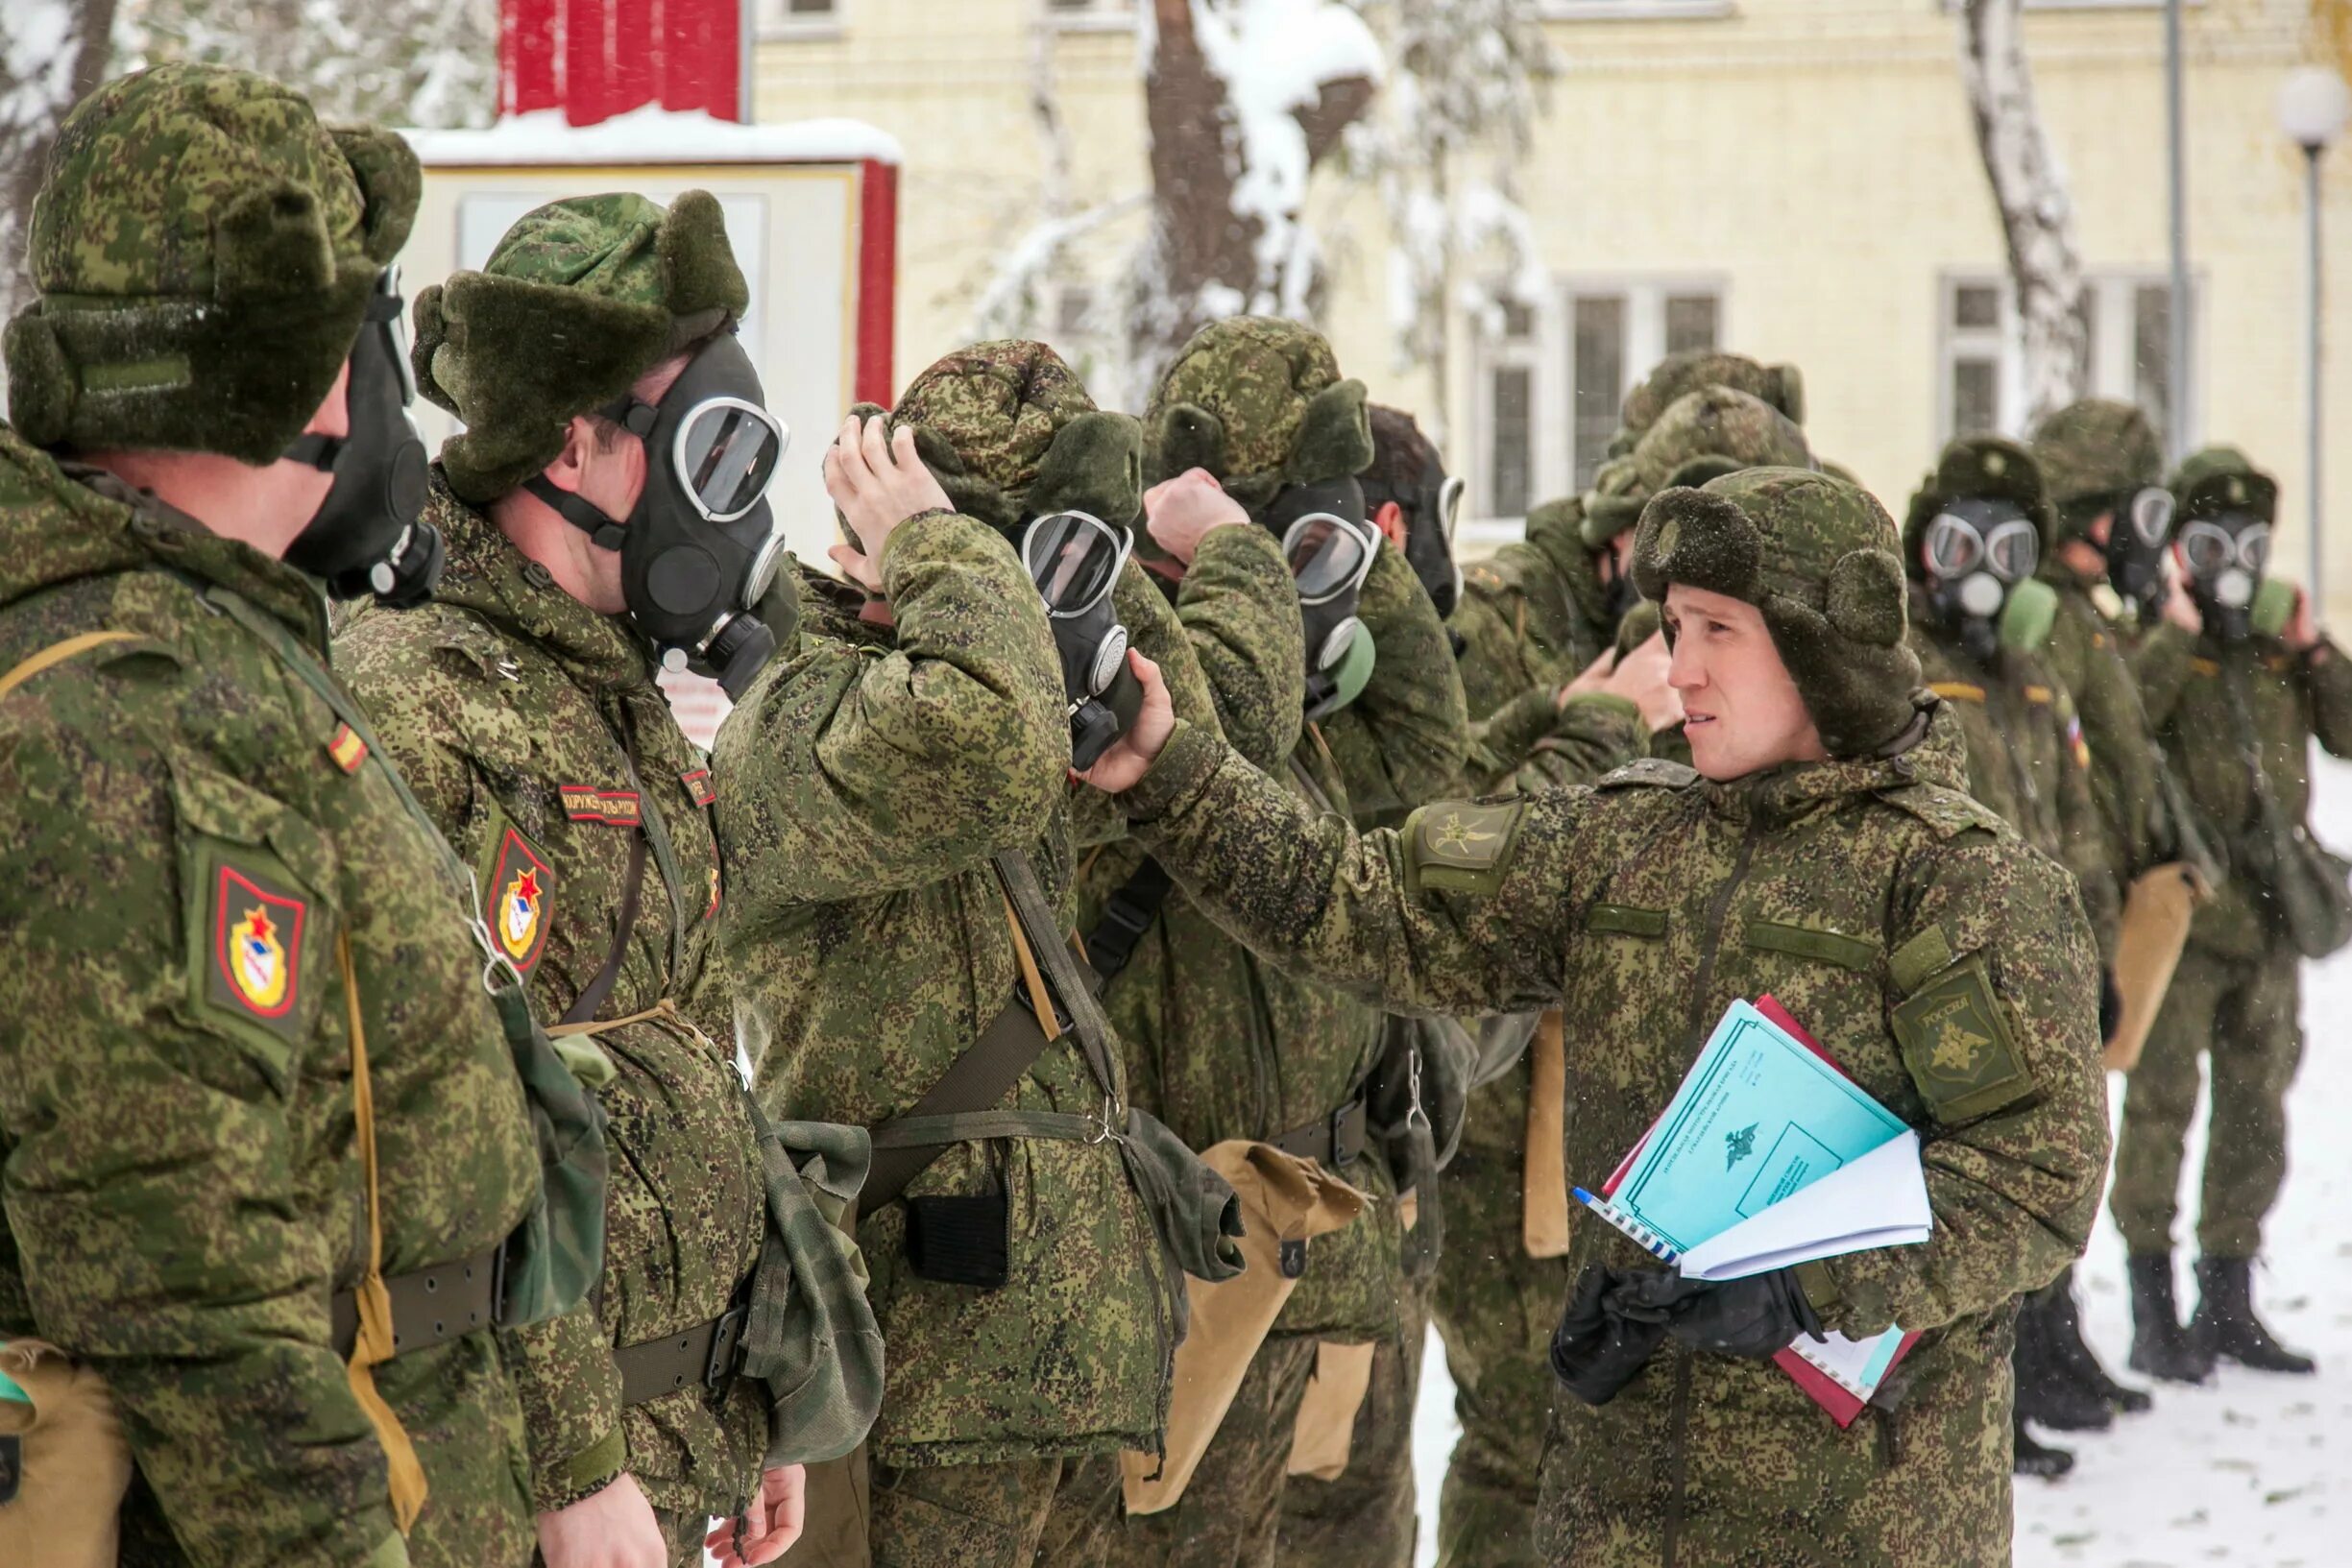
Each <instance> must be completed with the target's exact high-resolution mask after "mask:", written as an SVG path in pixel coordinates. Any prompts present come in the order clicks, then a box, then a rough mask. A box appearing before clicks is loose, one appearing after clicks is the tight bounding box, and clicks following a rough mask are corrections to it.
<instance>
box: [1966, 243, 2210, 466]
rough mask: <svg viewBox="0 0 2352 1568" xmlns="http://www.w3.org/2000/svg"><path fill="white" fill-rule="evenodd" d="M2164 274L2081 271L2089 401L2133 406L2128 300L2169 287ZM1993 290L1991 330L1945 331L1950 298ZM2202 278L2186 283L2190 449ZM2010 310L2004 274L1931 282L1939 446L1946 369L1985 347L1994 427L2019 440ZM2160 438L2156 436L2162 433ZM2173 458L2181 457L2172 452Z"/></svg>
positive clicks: (2196, 419)
mask: <svg viewBox="0 0 2352 1568" xmlns="http://www.w3.org/2000/svg"><path fill="white" fill-rule="evenodd" d="M2171 280H2172V279H2171V274H2170V271H2168V270H2167V269H2164V268H2161V267H2091V268H2087V269H2085V274H2084V277H2083V290H2084V294H2085V296H2086V298H2087V302H2088V304H2089V307H2090V309H2091V310H2092V311H2093V312H2094V317H2093V326H2092V332H2091V353H2092V364H2091V366H2090V379H2089V390H2090V395H2091V396H2092V397H2095V398H2117V399H2119V400H2121V401H2122V402H2127V403H2136V402H2137V401H2138V400H2139V398H2138V394H2139V390H2140V389H2139V387H2138V385H2137V379H2138V374H2137V371H2136V369H2135V367H2136V365H2137V362H2138V361H2137V355H2136V353H2135V352H2134V349H2135V345H2134V343H2133V340H2132V326H2133V322H2132V315H2133V310H2134V305H2135V301H2134V296H2135V294H2136V293H2137V291H2138V290H2139V289H2140V288H2141V287H2142V286H2143V285H2146V284H2151V283H2153V284H2164V285H2166V286H2168V287H2169V286H2170V283H2171ZM1979 285H1981V286H1984V287H1989V288H1992V289H1993V290H1994V291H1995V292H1996V293H1997V294H1998V295H1999V296H2000V325H1999V326H1997V327H1995V328H1992V329H1989V330H1988V329H1983V328H1968V329H1965V331H1964V329H1962V328H1959V327H1955V326H1953V325H1952V304H1953V298H1954V296H1955V295H1956V294H1957V293H1958V292H1959V290H1960V289H1962V288H1965V287H1972V286H1979ZM2204 292H2205V280H2204V277H2203V276H2202V275H2201V274H2198V273H2194V272H2192V273H2191V274H2190V277H2189V408H2188V421H2187V423H2186V426H2185V435H2186V438H2187V441H2188V443H2189V446H2188V449H2189V450H2190V451H2194V450H2195V449H2196V447H2197V446H2198V445H2199V444H2200V442H2201V440H2202V437H2201V435H2200V432H2201V431H2202V430H2203V428H2204V376H2203V375H2202V374H2199V367H2200V366H2202V364H2203V363H2204V353H2203V350H2202V349H2201V347H2200V346H2199V338H2200V336H2201V331H2202V327H2203V325H2204V324H2203V322H2202V320H2201V318H2200V313H2199V311H2198V309H2197V302H2198V301H2199V300H2201V299H2202V298H2203V297H2204ZM2017 345H2018V324H2017V306H2016V296H2015V292H2014V290H2012V288H2011V287H2010V283H2009V277H2008V275H2007V274H2006V273H2004V272H2000V271H1998V270H1968V271H1950V272H1946V273H1944V274H1942V275H1941V276H1939V277H1937V279H1936V302H1935V429H1936V445H1937V446H1939V447H1940V446H1942V445H1943V444H1944V443H1945V442H1947V441H1950V440H1951V439H1952V437H1953V436H1954V435H1957V434H1964V433H1965V432H1960V431H1955V430H1954V429H1953V428H1952V414H1953V409H1952V367H1953V365H1954V363H1955V362H1956V361H1957V360H1958V359H1959V358H1960V356H1961V355H1962V354H1963V353H1970V352H1972V351H1976V352H1980V351H1981V350H1983V349H1984V348H1987V347H1990V348H1992V349H1993V350H1994V354H1995V363H1996V364H1997V365H1998V366H1999V370H1998V373H1997V374H1996V375H1995V378H1994V385H1995V387H1996V389H1997V390H1996V394H1995V402H1996V406H1997V408H1998V411H1999V417H1998V419H1997V420H1996V422H1995V427H1996V428H1997V429H1998V430H1999V431H2000V433H2002V434H2004V435H2009V436H2022V435H2024V434H2025V367H2024V365H2023V364H2022V363H2021V362H2020V359H2019V354H2018V348H2017ZM2163 433H2164V432H2159V434H2163ZM2173 455H2174V457H2175V459H2177V458H2178V457H2180V456H2182V455H2185V454H2183V453H2175V454H2173Z"/></svg>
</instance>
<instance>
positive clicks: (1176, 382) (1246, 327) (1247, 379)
mask: <svg viewBox="0 0 2352 1568" xmlns="http://www.w3.org/2000/svg"><path fill="white" fill-rule="evenodd" d="M1339 379H1340V364H1339V359H1338V357H1337V356H1336V355H1334V354H1333V353H1332V351H1331V345H1330V343H1329V342H1328V341H1327V340H1326V339H1325V338H1324V337H1323V335H1322V334H1321V332H1318V331H1316V330H1314V329H1313V328H1312V327H1306V326H1299V325H1298V324H1297V322H1292V321H1286V320H1283V319H1282V318H1280V317H1276V316H1237V317H1234V318H1232V319H1230V320H1227V321H1221V322H1212V323H1210V324H1209V325H1208V326H1204V327H1202V328H1201V329H1200V331H1198V332H1196V333H1194V334H1193V337H1192V341H1191V342H1189V343H1187V344H1185V346H1184V347H1183V348H1182V349H1180V350H1177V351H1176V358H1175V359H1173V360H1171V361H1170V362H1169V365H1168V368H1167V369H1166V370H1165V371H1163V372H1161V373H1160V378H1159V381H1158V383H1157V384H1156V385H1154V386H1153V387H1152V396H1151V398H1150V400H1149V401H1148V402H1147V403H1146V404H1145V407H1144V425H1145V428H1147V429H1155V428H1157V426H1158V425H1159V422H1160V421H1161V418H1162V416H1163V415H1165V414H1166V413H1167V411H1168V410H1169V409H1170V408H1172V407H1174V406H1176V404H1179V403H1189V404H1191V405H1192V406H1194V407H1196V408H1200V409H1205V410H1207V411H1208V413H1209V414H1210V415H1211V416H1213V417H1214V418H1215V419H1216V420H1217V421H1218V422H1219V423H1220V424H1222V425H1223V426H1224V460H1225V461H1224V469H1223V470H1220V471H1219V472H1218V477H1219V478H1221V479H1222V478H1224V477H1225V476H1226V475H1227V474H1262V473H1270V472H1273V471H1274V470H1279V469H1280V468H1281V467H1282V466H1283V465H1284V464H1285V463H1286V462H1288V461H1289V459H1290V457H1291V454H1292V452H1293V451H1294V450H1295V449H1296V448H1297V445H1298V442H1299V438H1300V436H1301V434H1302V433H1303V431H1304V430H1305V427H1306V419H1307V404H1308V402H1309V400H1310V399H1312V398H1314V397H1315V395H1316V394H1317V393H1319V392H1321V391H1323V390H1324V389H1326V388H1328V387H1332V386H1336V385H1337V384H1338V383H1339ZM1178 471H1180V470H1178ZM1152 477H1153V478H1154V479H1164V478H1168V477H1171V474H1170V473H1168V472H1159V471H1155V472H1154V473H1153V475H1152ZM1325 477H1328V476H1325Z"/></svg>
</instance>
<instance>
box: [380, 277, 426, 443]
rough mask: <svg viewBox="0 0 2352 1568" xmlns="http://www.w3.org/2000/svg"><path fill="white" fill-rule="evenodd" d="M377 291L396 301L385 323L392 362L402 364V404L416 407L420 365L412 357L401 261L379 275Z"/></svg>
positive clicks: (399, 365) (404, 406) (384, 296)
mask: <svg viewBox="0 0 2352 1568" xmlns="http://www.w3.org/2000/svg"><path fill="white" fill-rule="evenodd" d="M376 294H377V295H379V296H381V297H383V298H385V299H389V300H390V301H391V302H392V319H391V320H390V321H387V322H386V323H384V335H385V337H386V338H387V339H388V340H389V341H390V343H391V347H392V363H393V364H394V365H395V366H397V367H399V372H400V406H401V407H402V408H413V407H415V406H416V401H417V367H416V366H415V365H414V364H412V363H411V362H410V360H409V357H408V352H409V349H408V312H407V311H406V310H404V309H402V308H401V306H402V305H403V304H404V303H405V300H404V299H403V297H402V296H401V294H400V263H399V262H397V261H396V262H393V263H392V264H391V265H390V266H388V267H386V268H385V269H384V270H383V271H382V272H381V273H379V274H377V275H376Z"/></svg>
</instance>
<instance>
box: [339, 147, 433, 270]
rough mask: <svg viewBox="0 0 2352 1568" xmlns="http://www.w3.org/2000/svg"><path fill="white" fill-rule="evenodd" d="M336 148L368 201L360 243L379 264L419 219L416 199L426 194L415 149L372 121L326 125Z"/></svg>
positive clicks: (397, 251)
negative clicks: (361, 123) (356, 123)
mask: <svg viewBox="0 0 2352 1568" xmlns="http://www.w3.org/2000/svg"><path fill="white" fill-rule="evenodd" d="M327 134H328V135H330V136H332V137H334V139H335V150H336V151H337V152H339V153H341V154H342V155H343V161H344V162H346V163H349V164H350V165H351V166H352V177H353V178H354V179H356V180H357V181H359V194H360V196H361V198H362V199H363V200H364V201H365V202H366V203H367V210H366V212H365V214H364V215H363V216H362V218H361V220H360V225H361V227H360V244H361V247H362V249H364V250H365V251H366V252H367V254H368V259H369V260H371V261H373V262H375V263H376V265H377V266H379V267H380V266H384V265H387V264H388V263H390V261H391V260H392V258H393V257H394V256H396V255H399V254H400V247H401V246H403V245H405V244H407V243H408V230H409V229H410V227H411V226H412V225H413V224H414V223H415V222H416V219H417V203H418V202H419V201H420V200H421V199H422V198H423V196H424V171H423V170H422V169H420V168H419V167H418V166H417V155H416V153H415V152H414V151H412V150H411V149H410V147H409V145H408V143H407V142H406V141H405V140H404V139H402V138H401V137H400V135H398V134H397V133H393V132H390V131H385V130H382V129H380V128H378V127H376V126H372V125H362V126H330V127H328V128H327Z"/></svg>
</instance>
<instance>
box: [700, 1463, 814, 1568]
mask: <svg viewBox="0 0 2352 1568" xmlns="http://www.w3.org/2000/svg"><path fill="white" fill-rule="evenodd" d="M808 1486H809V1473H808V1471H807V1470H805V1469H803V1468H802V1467H801V1466H799V1465H797V1464H785V1465H779V1466H777V1467H776V1468H775V1469H773V1470H763V1471H762V1472H760V1494H759V1495H758V1496H757V1497H755V1498H753V1499H752V1500H751V1506H750V1507H749V1508H745V1509H744V1510H743V1514H742V1518H741V1520H740V1524H741V1525H742V1528H743V1549H742V1550H741V1551H740V1553H739V1552H738V1551H737V1550H736V1546H735V1532H736V1526H737V1524H738V1523H739V1521H737V1520H734V1519H722V1520H720V1521H719V1524H718V1528H717V1529H716V1530H714V1531H712V1532H710V1533H709V1534H708V1535H705V1536H704V1537H703V1538H702V1549H703V1550H704V1551H705V1552H708V1553H709V1554H710V1555H711V1556H712V1558H713V1560H715V1562H717V1564H718V1565H719V1568H758V1565H759V1564H761V1563H764V1562H773V1561H775V1560H776V1559H777V1558H778V1557H781V1556H784V1555H785V1553H787V1552H788V1551H790V1550H791V1548H792V1543H793V1542H795V1541H797V1540H799V1539H800V1532H801V1529H802V1526H803V1525H804V1524H805V1522H806V1520H807V1517H808Z"/></svg>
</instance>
